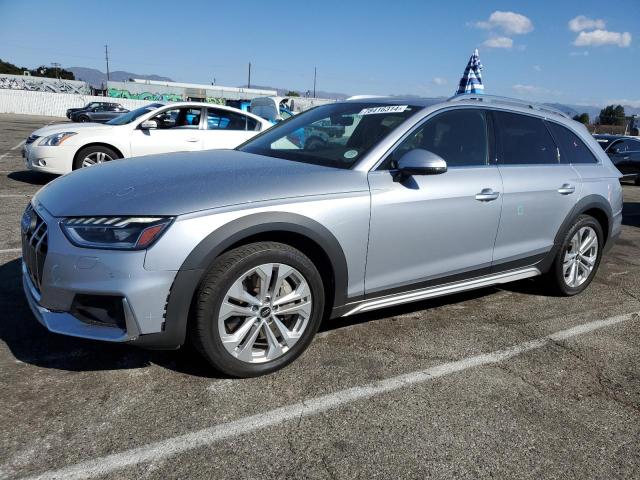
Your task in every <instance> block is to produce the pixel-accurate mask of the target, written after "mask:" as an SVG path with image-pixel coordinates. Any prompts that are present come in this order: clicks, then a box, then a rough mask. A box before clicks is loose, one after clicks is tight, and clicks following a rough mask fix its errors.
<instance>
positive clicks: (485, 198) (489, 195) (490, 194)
mask: <svg viewBox="0 0 640 480" xmlns="http://www.w3.org/2000/svg"><path fill="white" fill-rule="evenodd" d="M499 196H500V192H494V191H493V189H491V188H483V189H482V191H481V192H480V193H477V194H476V200H478V201H479V202H490V201H491V200H495V199H497V198H498V197H499Z"/></svg>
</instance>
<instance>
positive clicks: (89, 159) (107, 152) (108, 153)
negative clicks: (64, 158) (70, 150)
mask: <svg viewBox="0 0 640 480" xmlns="http://www.w3.org/2000/svg"><path fill="white" fill-rule="evenodd" d="M117 158H119V157H118V154H117V153H116V152H115V151H113V150H112V149H110V148H109V147H104V146H102V145H95V146H92V147H85V148H83V149H82V150H80V151H79V152H78V155H77V156H76V159H75V160H74V162H73V169H74V170H78V169H79V168H84V167H91V166H93V165H97V164H99V163H104V162H110V161H111V160H115V159H117Z"/></svg>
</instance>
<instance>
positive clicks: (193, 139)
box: [187, 138, 199, 143]
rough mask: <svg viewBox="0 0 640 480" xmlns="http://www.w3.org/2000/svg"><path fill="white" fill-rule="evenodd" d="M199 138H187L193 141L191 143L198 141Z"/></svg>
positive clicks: (188, 140)
mask: <svg viewBox="0 0 640 480" xmlns="http://www.w3.org/2000/svg"><path fill="white" fill-rule="evenodd" d="M198 140H199V139H198V138H187V142H191V143H194V142H197V141H198Z"/></svg>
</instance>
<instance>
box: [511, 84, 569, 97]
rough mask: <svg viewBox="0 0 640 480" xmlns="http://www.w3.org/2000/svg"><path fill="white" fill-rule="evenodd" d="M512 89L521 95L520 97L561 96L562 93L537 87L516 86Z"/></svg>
mask: <svg viewBox="0 0 640 480" xmlns="http://www.w3.org/2000/svg"><path fill="white" fill-rule="evenodd" d="M511 88H512V90H513V91H515V92H516V93H519V94H520V95H559V94H560V92H557V91H555V90H549V89H548V88H544V87H537V86H535V85H522V84H516V85H513V86H512V87H511Z"/></svg>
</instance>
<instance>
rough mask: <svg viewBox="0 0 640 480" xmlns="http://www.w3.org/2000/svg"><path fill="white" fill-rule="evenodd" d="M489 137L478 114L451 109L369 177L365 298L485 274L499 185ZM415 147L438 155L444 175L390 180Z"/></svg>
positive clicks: (413, 135)
mask: <svg viewBox="0 0 640 480" xmlns="http://www.w3.org/2000/svg"><path fill="white" fill-rule="evenodd" d="M487 132H488V122H487V117H486V114H485V112H484V111H483V110H481V109H471V108H468V109H451V110H448V111H446V112H443V113H440V114H437V115H436V116H435V117H432V118H430V119H428V120H426V121H425V123H423V125H421V126H419V127H418V128H417V129H416V130H414V131H413V132H412V133H410V134H409V136H408V137H407V138H406V139H405V140H403V141H402V142H401V143H400V145H399V146H398V147H397V148H396V149H395V150H394V151H393V153H391V155H389V157H388V158H387V159H386V160H385V161H384V162H383V164H382V165H381V166H380V167H379V168H378V169H377V170H375V171H372V172H371V173H370V174H369V184H370V188H371V226H370V234H369V248H368V254H367V269H366V277H365V288H366V294H367V296H368V297H375V296H379V295H383V294H386V293H393V291H394V290H395V289H398V290H400V289H407V288H414V287H415V288H419V287H422V286H428V285H430V284H433V283H441V282H446V281H454V280H459V279H463V278H466V277H473V276H480V275H482V274H486V273H489V271H490V267H491V262H492V257H493V245H494V242H495V239H496V232H497V230H498V222H499V219H500V210H501V205H502V194H501V192H502V181H501V178H500V174H499V172H498V168H497V166H495V165H491V162H490V160H489V159H490V158H491V156H490V154H489V152H490V145H489V140H488V139H489V135H488V133H487ZM415 148H421V149H424V150H429V151H431V152H433V153H435V154H437V155H439V156H441V157H442V158H443V159H444V160H445V161H446V162H447V165H448V171H447V172H445V173H443V174H439V175H424V176H419V175H414V176H411V177H408V178H406V179H404V180H402V181H394V178H393V175H392V173H393V168H394V162H397V161H398V160H399V159H400V158H401V157H402V155H404V154H405V153H407V152H408V151H410V150H412V149H415Z"/></svg>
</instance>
